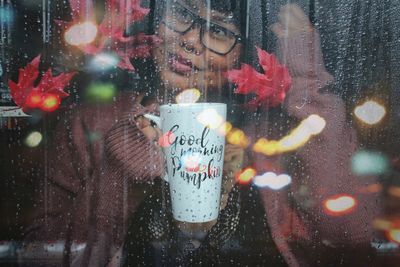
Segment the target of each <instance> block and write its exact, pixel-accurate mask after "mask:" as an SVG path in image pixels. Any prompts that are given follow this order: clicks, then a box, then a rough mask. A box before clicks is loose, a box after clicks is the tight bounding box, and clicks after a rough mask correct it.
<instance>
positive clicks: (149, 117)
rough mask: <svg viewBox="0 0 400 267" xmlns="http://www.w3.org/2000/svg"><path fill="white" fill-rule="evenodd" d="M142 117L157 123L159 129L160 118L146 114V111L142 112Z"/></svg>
mask: <svg viewBox="0 0 400 267" xmlns="http://www.w3.org/2000/svg"><path fill="white" fill-rule="evenodd" d="M143 117H145V118H146V119H149V120H151V121H153V122H154V123H155V124H156V125H157V127H158V128H160V129H161V118H160V117H158V116H156V115H153V114H148V113H146V114H143Z"/></svg>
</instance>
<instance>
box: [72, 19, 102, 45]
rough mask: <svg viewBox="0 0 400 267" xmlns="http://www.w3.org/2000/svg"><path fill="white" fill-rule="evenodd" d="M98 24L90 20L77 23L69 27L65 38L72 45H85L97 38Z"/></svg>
mask: <svg viewBox="0 0 400 267" xmlns="http://www.w3.org/2000/svg"><path fill="white" fill-rule="evenodd" d="M96 36H97V26H96V25H95V24H94V23H93V22H90V21H86V22H83V23H79V24H75V25H73V26H71V28H69V29H68V30H67V31H66V32H65V34H64V39H65V41H66V42H67V43H68V44H70V45H75V46H79V45H85V44H90V43H91V42H93V41H94V40H95V39H96Z"/></svg>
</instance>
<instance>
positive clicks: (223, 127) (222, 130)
mask: <svg viewBox="0 0 400 267" xmlns="http://www.w3.org/2000/svg"><path fill="white" fill-rule="evenodd" d="M232 127H233V126H232V124H231V123H230V122H229V121H226V122H224V123H223V124H222V125H221V126H220V127H219V128H218V133H219V134H220V135H223V136H226V135H227V134H228V133H229V132H230V131H231V130H232Z"/></svg>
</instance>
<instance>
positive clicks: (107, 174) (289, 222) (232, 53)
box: [29, 0, 377, 266]
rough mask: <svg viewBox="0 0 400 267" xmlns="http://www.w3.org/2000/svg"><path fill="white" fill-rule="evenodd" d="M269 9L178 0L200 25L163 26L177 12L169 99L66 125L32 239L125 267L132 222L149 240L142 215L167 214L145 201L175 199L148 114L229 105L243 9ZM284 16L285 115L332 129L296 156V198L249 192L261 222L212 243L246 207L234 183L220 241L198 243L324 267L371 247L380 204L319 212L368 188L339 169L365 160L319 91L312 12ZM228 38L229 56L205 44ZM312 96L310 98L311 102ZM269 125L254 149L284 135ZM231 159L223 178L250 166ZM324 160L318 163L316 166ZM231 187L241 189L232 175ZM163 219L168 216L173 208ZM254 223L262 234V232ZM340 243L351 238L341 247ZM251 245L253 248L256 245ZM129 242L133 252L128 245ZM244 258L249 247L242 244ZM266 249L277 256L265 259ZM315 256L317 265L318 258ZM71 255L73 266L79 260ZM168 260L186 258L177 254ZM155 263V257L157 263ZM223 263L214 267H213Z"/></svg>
mask: <svg viewBox="0 0 400 267" xmlns="http://www.w3.org/2000/svg"><path fill="white" fill-rule="evenodd" d="M260 5H261V4H260V3H258V2H257V1H255V2H252V1H251V3H249V5H247V2H246V1H211V10H212V11H211V12H207V10H210V9H207V8H205V5H204V2H203V1H194V2H193V1H183V0H179V1H177V2H176V3H175V4H174V10H177V11H178V16H179V15H182V18H181V19H182V20H183V21H184V20H186V19H187V18H189V21H191V19H192V18H195V20H194V21H193V23H191V24H192V25H190V26H189V27H187V28H185V27H183V28H180V27H179V28H178V27H177V25H176V24H174V23H172V24H171V23H169V22H170V20H168V19H167V17H165V16H168V10H167V11H166V12H167V13H166V15H165V16H164V17H163V18H164V19H163V20H162V21H161V22H160V24H159V28H158V30H157V32H158V35H159V36H161V37H162V38H163V39H164V45H163V46H160V47H158V48H156V49H155V50H154V60H155V63H156V64H155V66H156V70H157V72H156V73H157V74H158V77H159V80H158V81H159V82H158V83H156V87H157V88H162V90H161V91H159V92H158V96H161V97H159V98H157V97H156V98H154V97H144V98H142V97H136V95H121V96H120V97H119V98H118V99H117V100H116V101H115V102H114V103H112V104H108V105H103V106H100V107H99V106H95V107H94V106H86V107H82V108H80V109H78V110H75V111H73V114H71V119H70V120H67V122H66V124H64V125H61V128H59V129H58V132H57V136H56V137H57V138H56V139H55V140H56V142H57V143H55V144H54V151H52V152H51V153H52V155H53V156H52V159H53V160H54V161H53V162H52V163H51V167H50V168H49V176H48V177H49V181H46V183H45V185H44V187H43V188H45V190H44V192H43V193H42V194H41V195H42V196H43V197H44V200H45V201H44V202H43V203H40V204H39V207H40V208H39V209H38V216H37V218H38V219H37V220H36V222H35V224H34V225H33V226H32V227H31V230H30V232H29V236H30V238H31V239H36V240H38V239H39V240H49V239H51V240H54V239H61V240H66V244H67V246H66V253H65V255H66V256H67V257H66V259H65V261H66V262H73V264H76V265H82V266H105V265H106V264H107V263H109V262H110V260H111V258H112V257H114V259H113V260H112V261H111V262H110V264H113V263H114V261H117V262H118V259H119V256H118V255H119V253H118V250H119V248H121V246H122V244H123V240H124V239H125V233H126V231H127V228H128V226H127V225H128V218H133V219H132V220H133V222H134V223H132V224H131V227H138V228H137V229H138V230H140V231H141V230H143V228H142V227H143V226H145V225H147V224H146V223H144V224H143V225H142V224H140V222H141V221H142V220H145V219H146V218H144V217H141V216H137V215H138V214H146V212H148V211H149V209H148V207H149V206H150V207H151V206H152V205H155V206H154V207H158V206H157V205H159V204H158V202H157V201H156V202H153V203H149V204H148V205H147V203H146V205H140V203H141V202H142V200H143V199H146V201H148V200H149V199H151V197H154V196H158V195H160V194H161V195H162V196H164V197H167V196H166V195H165V194H162V188H163V187H162V186H160V185H159V184H160V183H161V182H160V179H159V177H160V176H161V174H162V170H163V168H162V157H161V152H160V149H159V147H158V146H157V145H156V144H155V143H154V142H153V140H155V139H157V136H158V132H157V130H156V129H155V128H154V127H152V125H151V123H150V121H148V120H146V119H145V118H144V117H142V116H141V115H142V114H144V113H147V112H151V111H153V110H154V109H155V108H156V105H157V102H159V101H163V102H164V101H170V100H171V98H170V97H173V96H175V95H176V94H177V93H179V92H180V91H182V90H184V89H186V88H191V87H198V88H202V89H204V90H205V91H206V90H207V92H214V94H215V95H213V96H212V97H213V98H214V99H215V97H219V98H220V99H225V98H224V97H225V96H226V95H229V94H230V93H231V92H232V89H231V91H229V90H222V91H218V90H217V91H213V89H215V88H229V87H228V85H227V80H226V78H225V76H224V75H222V73H223V72H225V71H227V70H229V69H232V68H234V67H237V66H238V64H239V63H240V61H241V60H240V59H241V55H242V58H244V57H245V56H244V55H246V54H244V51H243V50H244V48H245V46H244V44H245V42H246V39H245V38H244V36H246V23H245V22H246V19H247V18H246V16H245V15H246V12H243V10H246V9H247V7H248V6H250V7H252V8H254V9H257V8H258V7H259V6H260ZM157 7H158V6H157ZM226 13H228V14H226ZM174 14H176V13H174ZM155 17H157V16H155ZM161 17H162V16H161ZM279 17H280V21H279V23H277V24H275V25H274V27H273V31H274V32H275V33H276V35H277V36H278V38H279V47H280V50H281V53H282V58H284V59H285V61H286V63H287V65H288V66H289V68H290V70H291V74H292V76H293V80H294V81H293V86H292V88H291V91H290V93H289V95H288V96H287V100H286V103H285V109H286V111H287V113H288V114H289V115H290V116H292V117H293V118H294V119H298V120H301V119H304V118H305V117H306V116H308V115H310V114H314V113H315V114H320V115H321V116H323V117H324V118H325V120H326V121H327V123H328V124H327V127H326V130H325V131H323V132H322V133H321V135H320V136H319V137H318V138H317V140H313V141H312V142H310V144H307V146H306V147H305V148H304V149H302V150H299V151H298V152H296V153H295V154H294V155H293V157H294V158H296V160H297V161H300V160H302V161H304V162H305V165H304V166H305V168H303V169H301V168H299V169H300V170H301V172H297V173H296V172H295V173H293V175H292V176H293V184H292V186H291V188H290V192H293V193H291V194H289V193H286V192H283V191H278V192H273V191H270V190H268V189H260V190H255V189H254V188H245V190H248V191H246V192H250V193H251V192H252V190H253V191H254V193H252V194H254V197H250V198H245V199H244V200H242V201H240V203H242V205H241V206H242V208H241V209H244V210H250V209H251V208H254V209H255V210H257V212H258V214H255V216H253V219H252V220H250V225H248V224H247V223H249V221H248V220H246V217H239V218H238V219H239V223H238V224H236V226H237V227H233V228H234V231H228V238H227V237H226V236H223V237H218V238H212V233H214V234H217V233H224V231H222V230H223V229H225V230H226V229H227V228H226V227H227V226H225V227H224V225H223V223H222V224H221V221H223V220H224V218H225V219H226V220H228V223H231V221H230V220H231V219H232V218H236V216H232V214H235V203H237V202H238V201H239V200H238V199H237V198H238V197H240V196H242V195H244V193H237V192H238V191H240V190H239V187H238V186H233V183H227V184H226V185H225V187H224V190H225V195H224V197H225V198H227V196H228V194H229V192H230V191H231V192H232V193H231V194H230V195H229V196H230V200H228V201H227V202H225V203H226V208H225V209H223V211H222V212H221V215H220V220H219V221H218V222H216V224H214V225H209V226H208V227H206V230H209V231H210V232H209V234H208V235H207V236H206V237H199V238H198V240H197V241H198V242H200V243H203V244H212V243H213V241H218V242H220V241H221V242H222V241H225V240H229V239H231V240H235V238H234V236H235V235H237V234H239V235H240V238H242V239H243V238H244V239H245V240H241V239H240V238H239V239H237V240H241V241H243V242H247V243H246V244H247V247H250V246H252V245H254V246H255V247H256V248H255V249H254V250H253V249H250V250H249V252H251V253H250V254H249V257H248V258H247V259H245V262H244V263H252V260H255V258H256V257H257V255H262V256H265V257H270V258H269V259H268V260H266V261H265V259H263V258H262V257H261V258H258V259H256V261H255V262H256V264H261V265H264V264H272V265H273V266H279V265H278V264H283V265H284V264H288V265H289V266H307V265H313V264H316V262H318V261H319V260H320V258H318V257H319V256H320V255H321V254H319V253H320V251H321V250H323V248H327V247H328V248H329V246H331V247H332V249H333V248H334V247H335V246H338V245H339V246H342V245H355V244H356V245H363V244H365V243H366V242H367V243H368V241H369V239H370V237H371V232H370V229H369V228H362V229H360V227H358V223H359V222H360V220H362V222H365V223H368V222H370V221H371V219H372V217H373V216H374V213H375V211H376V208H377V203H376V202H373V203H371V204H369V206H368V208H365V209H364V208H361V207H364V206H365V207H367V205H366V203H367V202H368V201H370V200H371V196H370V195H362V196H358V197H359V207H360V208H357V209H356V210H355V211H354V212H353V213H352V214H349V215H346V216H342V217H330V216H328V215H326V214H325V213H324V212H323V210H322V208H321V205H318V204H319V203H320V201H322V200H323V199H324V197H327V196H331V195H335V194H338V193H346V192H351V193H352V194H353V193H354V192H353V188H354V186H357V185H358V181H357V180H356V179H354V177H351V175H350V172H349V171H348V170H347V168H345V167H343V168H342V169H340V168H338V166H343V164H344V163H347V160H348V157H349V153H352V152H353V151H354V149H355V148H354V143H355V139H352V138H354V136H353V133H352V131H351V130H350V129H348V128H347V126H346V123H345V115H344V114H345V110H344V106H343V104H342V103H341V101H340V100H339V99H338V98H336V97H334V96H333V95H330V94H325V93H324V94H323V93H322V90H321V89H322V88H323V87H325V86H326V85H327V84H328V83H329V82H330V81H331V79H332V78H331V76H330V75H329V74H328V73H327V72H326V71H325V68H324V67H323V61H322V55H321V53H320V47H319V41H318V38H317V35H316V34H315V32H314V30H313V29H312V27H311V24H310V23H309V21H308V20H307V18H306V17H305V16H304V13H302V11H301V10H300V9H299V8H297V7H295V6H287V7H285V8H283V9H282V10H281V13H280V16H279ZM287 18H293V20H288V19H287ZM210 25H211V27H210ZM210 31H211V32H210ZM213 31H214V32H213ZM227 33H228V34H229V38H228V39H229V40H230V41H231V42H226V43H223V45H221V44H220V43H215V42H207V38H205V37H207V34H223V35H224V36H225V35H226V34H227ZM148 79H149V78H148V77H147V80H148ZM306 88H307V90H306ZM215 92H216V93H215ZM304 92H307V94H306V95H304ZM209 97H210V98H211V96H209ZM270 115H271V114H270V113H269V114H267V113H266V114H261V116H260V118H261V119H259V121H250V122H249V123H248V125H247V126H244V128H243V129H245V130H246V131H247V133H248V135H249V136H251V137H252V139H253V140H255V139H256V138H259V137H262V136H265V135H266V134H267V133H268V132H270V131H271V129H276V128H275V127H271V125H268V120H267V119H266V118H267V116H270ZM339 142H340V143H339ZM342 144H343V148H342ZM339 148H342V149H339ZM226 150H227V152H226V156H225V161H227V160H229V159H234V160H235V161H237V164H233V166H232V165H230V164H225V165H226V167H225V172H226V173H228V174H229V173H230V174H233V173H235V172H236V171H237V169H240V167H242V166H241V162H242V161H243V157H242V154H243V151H241V150H240V149H238V148H232V147H228V146H227V148H226ZM138 152H140V153H138ZM247 153H248V154H249V157H248V161H249V162H248V163H249V164H254V166H256V167H257V170H258V172H259V173H260V174H262V172H263V171H265V168H266V166H265V161H266V160H268V161H274V162H277V163H280V162H279V161H280V159H274V158H265V157H264V156H262V155H259V154H252V152H249V151H248V152H247ZM317 153H318V155H319V156H316V155H317ZM238 165H239V166H238ZM228 167H231V168H230V169H229V168H228ZM229 178H230V179H231V181H232V175H231V176H230V177H229ZM227 180H228V181H229V179H227ZM302 183H304V184H306V185H308V186H309V188H308V192H307V195H306V196H305V195H304V194H300V193H299V194H297V193H298V192H301V190H300V191H299V190H298V189H299V188H300V187H301V186H302ZM232 188H233V189H232ZM235 192H236V193H235ZM247 195H248V194H247ZM258 195H259V196H258ZM353 195H354V194H353ZM146 197H147V198H146ZM305 198H307V200H310V199H312V200H314V202H313V203H314V204H313V205H304V204H305V201H304V200H305ZM139 205H140V207H139ZM138 207H139V208H138ZM257 207H264V210H262V209H256V208H257ZM161 211H165V212H168V209H164V210H163V209H161ZM135 212H137V213H135ZM232 212H233V213H232ZM240 216H243V214H242V215H240ZM167 217H168V215H167ZM264 217H265V218H264ZM355 223H356V224H355ZM253 224H254V225H256V226H257V227H259V228H257V227H254V228H252V226H251V225H253ZM229 225H230V224H229ZM173 227H174V226H171V227H167V229H168V232H169V234H172V235H173V234H175V235H178V236H177V237H176V239H171V240H184V239H185V238H187V237H185V236H184V237H183V239H179V238H180V237H179V235H180V233H181V232H180V231H173ZM249 228H251V229H250V230H251V231H250V230H249ZM171 229H172V231H170V230H171ZM213 229H214V230H213ZM215 229H217V230H215ZM221 229H222V230H221ZM258 230H259V231H258ZM246 231H247V232H246ZM253 231H254V232H253ZM242 233H244V234H243V235H242ZM257 233H258V234H257ZM342 233H346V234H344V235H343V236H341V234H342ZM247 237H255V238H254V240H249V239H246V238H247ZM190 238H192V237H190ZM126 240H127V242H129V240H130V239H129V235H128V238H127V239H126ZM131 240H132V239H131ZM143 240H144V241H145V242H143V243H141V244H139V245H140V248H143V246H146V245H148V244H149V243H148V242H151V241H152V240H151V238H150V239H149V238H147V239H146V238H143ZM147 241H148V242H147ZM73 242H85V243H86V248H85V250H84V252H83V253H81V254H80V255H78V256H77V257H75V254H72V252H71V249H70V245H71V244H72V243H73ZM218 242H217V243H218ZM178 243H179V242H178ZM127 244H128V243H127ZM168 247H171V246H170V245H168ZM195 247H196V245H195ZM198 247H201V248H202V249H201V251H200V252H199V250H196V249H189V252H188V253H189V254H188V255H190V256H189V257H187V256H185V257H180V258H174V256H172V257H167V259H168V261H167V262H161V264H166V265H168V264H169V265H175V264H190V260H192V263H193V264H197V263H199V262H200V261H201V262H204V261H206V259H207V257H204V255H210V254H208V253H211V251H213V249H210V247H209V246H198ZM204 247H205V249H204V250H203V248H204ZM217 247H219V250H218V251H217V252H216V253H215V254H211V255H214V256H215V257H216V258H219V257H222V256H220V255H221V253H222V252H223V251H224V250H223V249H222V247H223V244H222V243H219V244H217ZM239 247H240V248H243V247H244V246H243V244H242V245H241V246H239ZM267 248H268V250H269V251H268V253H266V252H265V250H266V249H267ZM257 249H261V251H259V250H257ZM146 251H157V250H145V252H144V255H145V256H146V253H147V252H146ZM232 251H233V250H232V248H230V249H228V252H229V253H228V254H227V255H228V256H227V257H226V260H227V261H228V262H229V261H230V260H233V259H232V258H231V257H232V256H233V255H234V253H231V252H232ZM119 252H121V250H119ZM130 252H132V251H129V246H128V245H126V247H125V251H124V253H123V255H124V256H127V257H125V258H124V260H125V262H123V263H125V264H128V265H129V264H130V263H129V260H130V259H129V253H130ZM220 252H221V253H220ZM254 253H256V254H254ZM309 253H312V255H311V256H309V255H308V254H309ZM71 254H72V255H73V257H69V256H71ZM135 255H136V254H135ZM138 255H139V256H141V255H142V254H138ZM168 255H181V254H179V252H174V251H170V253H169V254H168ZM185 255H186V254H185ZM229 255H230V256H229ZM131 256H132V255H131ZM313 256H316V257H313ZM145 258H146V257H145ZM156 258H157V257H156V256H154V259H156ZM193 261H194V262H193ZM225 262H226V261H225V260H221V261H211V263H213V264H216V263H225ZM274 264H275V265H274Z"/></svg>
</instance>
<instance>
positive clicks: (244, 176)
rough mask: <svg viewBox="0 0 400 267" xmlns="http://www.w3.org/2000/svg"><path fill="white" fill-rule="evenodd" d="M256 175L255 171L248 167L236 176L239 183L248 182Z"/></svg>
mask: <svg viewBox="0 0 400 267" xmlns="http://www.w3.org/2000/svg"><path fill="white" fill-rule="evenodd" d="M256 175H257V171H256V170H255V169H253V168H250V167H249V168H246V169H244V170H243V171H242V172H241V173H239V175H238V176H237V181H238V182H239V183H240V184H248V183H250V181H251V180H252V179H253V178H254V177H255V176H256Z"/></svg>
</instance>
